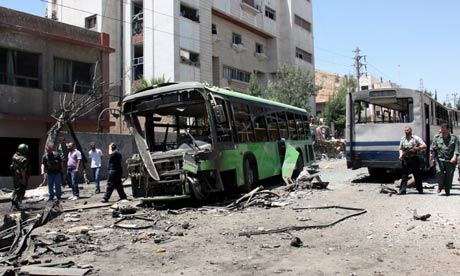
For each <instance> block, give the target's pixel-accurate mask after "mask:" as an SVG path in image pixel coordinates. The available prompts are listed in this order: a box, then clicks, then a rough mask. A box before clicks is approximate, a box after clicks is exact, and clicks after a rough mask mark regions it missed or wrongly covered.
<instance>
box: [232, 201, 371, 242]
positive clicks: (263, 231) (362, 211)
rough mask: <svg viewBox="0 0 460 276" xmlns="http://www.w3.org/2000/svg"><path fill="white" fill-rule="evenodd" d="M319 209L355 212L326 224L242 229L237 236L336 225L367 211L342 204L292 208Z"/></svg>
mask: <svg viewBox="0 0 460 276" xmlns="http://www.w3.org/2000/svg"><path fill="white" fill-rule="evenodd" d="M319 209H343V210H351V211H356V213H352V214H350V215H347V216H344V217H341V218H339V219H337V220H335V221H333V222H331V223H328V224H316V225H293V226H286V227H282V228H275V229H267V230H260V231H242V232H240V233H238V235H239V236H247V237H250V236H254V235H265V234H274V233H282V232H288V231H299V230H305V229H322V228H327V227H331V226H334V225H336V224H337V223H339V222H342V221H344V220H346V219H349V218H351V217H355V216H359V215H362V214H365V213H366V212H367V210H366V209H362V208H353V207H344V206H337V205H334V206H320V207H299V208H293V210H319Z"/></svg>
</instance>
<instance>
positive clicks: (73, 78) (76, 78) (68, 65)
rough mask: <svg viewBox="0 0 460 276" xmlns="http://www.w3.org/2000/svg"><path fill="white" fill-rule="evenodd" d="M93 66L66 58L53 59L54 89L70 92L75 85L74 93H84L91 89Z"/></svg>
mask: <svg viewBox="0 0 460 276" xmlns="http://www.w3.org/2000/svg"><path fill="white" fill-rule="evenodd" d="M93 71H94V66H93V64H91V63H84V62H78V61H72V60H66V59H60V58H55V59H54V90H55V91H59V92H68V93H72V92H73V88H74V85H75V93H77V94H86V93H88V92H89V90H90V89H91V79H92V77H93Z"/></svg>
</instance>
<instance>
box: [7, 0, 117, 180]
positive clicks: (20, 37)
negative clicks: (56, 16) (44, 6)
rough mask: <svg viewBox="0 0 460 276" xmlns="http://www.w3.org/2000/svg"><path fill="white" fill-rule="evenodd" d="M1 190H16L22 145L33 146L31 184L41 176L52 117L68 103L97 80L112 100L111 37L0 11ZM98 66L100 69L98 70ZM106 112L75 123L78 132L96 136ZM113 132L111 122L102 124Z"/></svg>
mask: <svg viewBox="0 0 460 276" xmlns="http://www.w3.org/2000/svg"><path fill="white" fill-rule="evenodd" d="M0 36H1V38H2V39H0V99H1V100H0V149H1V150H0V187H12V178H11V176H10V175H11V172H10V169H9V165H10V164H11V157H12V156H13V154H14V152H15V151H16V148H17V146H18V145H19V144H21V143H25V144H27V145H28V146H29V153H28V154H29V158H30V160H31V175H32V177H31V180H30V184H31V185H34V184H37V183H40V182H41V181H42V177H40V176H39V166H40V157H41V156H42V154H43V152H44V146H45V141H46V137H47V132H48V130H49V129H50V127H51V126H52V125H53V124H54V123H55V122H56V120H55V119H53V117H52V116H51V115H52V114H53V113H54V112H55V111H56V110H59V109H60V106H59V102H60V100H61V99H63V97H67V99H69V98H71V97H72V91H73V89H74V85H75V91H76V96H75V97H76V98H78V97H81V96H84V95H85V94H86V93H87V92H88V91H89V89H90V88H91V85H92V78H93V76H94V74H92V72H94V71H96V76H97V78H98V79H99V80H101V83H103V84H102V85H101V86H100V89H101V93H104V95H107V94H108V86H106V85H105V83H108V80H109V54H110V53H111V52H113V49H112V48H110V44H109V36H108V34H104V33H98V32H94V31H91V30H87V29H82V28H78V27H75V26H71V25H68V24H63V23H60V22H55V21H52V20H49V19H46V18H42V17H38V16H34V15H30V14H27V13H22V12H19V11H15V10H11V9H6V8H3V7H0ZM96 63H98V66H96ZM107 106H108V98H107V97H103V103H102V105H101V106H100V107H98V108H96V109H95V110H93V111H92V112H90V113H88V114H87V115H86V116H84V117H83V118H80V119H78V120H77V121H75V122H74V123H73V128H74V129H75V130H76V131H96V126H97V117H98V112H99V111H101V110H102V109H103V108H104V107H107ZM101 126H102V129H103V131H108V130H109V126H110V122H108V121H107V120H106V121H104V122H103V123H102V124H101Z"/></svg>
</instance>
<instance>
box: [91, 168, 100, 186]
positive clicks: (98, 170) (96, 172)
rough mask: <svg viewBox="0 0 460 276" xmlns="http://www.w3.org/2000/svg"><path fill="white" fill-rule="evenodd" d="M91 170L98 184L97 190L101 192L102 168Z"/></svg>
mask: <svg viewBox="0 0 460 276" xmlns="http://www.w3.org/2000/svg"><path fill="white" fill-rule="evenodd" d="M91 170H92V171H93V179H94V182H96V189H97V190H100V189H101V185H100V178H101V167H97V168H91Z"/></svg>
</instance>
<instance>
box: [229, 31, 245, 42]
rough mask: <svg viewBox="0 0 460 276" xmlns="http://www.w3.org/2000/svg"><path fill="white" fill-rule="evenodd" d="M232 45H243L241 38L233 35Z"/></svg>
mask: <svg viewBox="0 0 460 276" xmlns="http://www.w3.org/2000/svg"><path fill="white" fill-rule="evenodd" d="M232 43H233V44H243V39H242V38H241V35H239V34H236V33H233V35H232Z"/></svg>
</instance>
